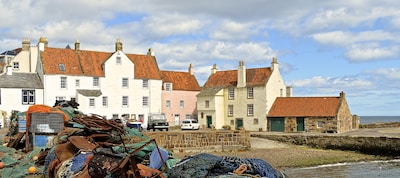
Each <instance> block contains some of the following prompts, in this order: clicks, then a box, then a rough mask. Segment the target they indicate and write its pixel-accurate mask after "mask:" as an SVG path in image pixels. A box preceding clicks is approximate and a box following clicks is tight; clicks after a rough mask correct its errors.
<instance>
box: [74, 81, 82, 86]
mask: <svg viewBox="0 0 400 178" xmlns="http://www.w3.org/2000/svg"><path fill="white" fill-rule="evenodd" d="M80 86H81V81H80V80H79V79H76V80H75V87H80Z"/></svg>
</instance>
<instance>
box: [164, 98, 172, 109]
mask: <svg viewBox="0 0 400 178" xmlns="http://www.w3.org/2000/svg"><path fill="white" fill-rule="evenodd" d="M165 107H166V108H167V109H169V108H171V101H170V100H167V101H165Z"/></svg>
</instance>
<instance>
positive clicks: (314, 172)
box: [283, 160, 400, 178]
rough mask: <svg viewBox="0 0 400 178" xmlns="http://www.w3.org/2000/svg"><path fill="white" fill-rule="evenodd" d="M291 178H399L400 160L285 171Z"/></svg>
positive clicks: (330, 165)
mask: <svg viewBox="0 0 400 178" xmlns="http://www.w3.org/2000/svg"><path fill="white" fill-rule="evenodd" d="M283 172H284V173H285V174H286V175H287V176H288V177H289V178H292V177H302V178H314V177H322V178H369V177H371V178H372V177H379V178H398V177H400V160H390V161H370V162H356V163H338V164H328V165H322V166H316V167H307V168H295V169H287V170H284V171H283Z"/></svg>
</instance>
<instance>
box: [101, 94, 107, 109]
mask: <svg viewBox="0 0 400 178" xmlns="http://www.w3.org/2000/svg"><path fill="white" fill-rule="evenodd" d="M102 103H103V107H108V97H107V96H103V101H102Z"/></svg>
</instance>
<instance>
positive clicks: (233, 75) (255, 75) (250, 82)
mask: <svg viewBox="0 0 400 178" xmlns="http://www.w3.org/2000/svg"><path fill="white" fill-rule="evenodd" d="M270 75H271V68H269V67H268V68H253V69H246V85H247V86H257V85H265V84H267V82H268V79H269V77H270ZM237 77H238V74H237V70H227V71H217V72H216V73H215V74H212V75H211V76H210V77H209V78H208V80H207V82H206V83H205V84H204V87H205V88H207V87H230V86H236V84H237Z"/></svg>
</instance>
